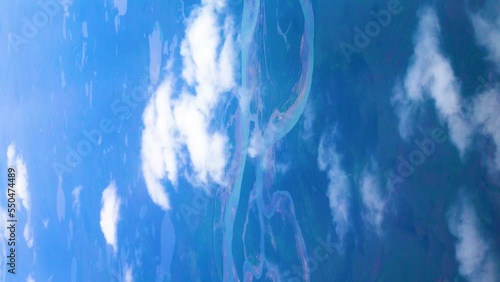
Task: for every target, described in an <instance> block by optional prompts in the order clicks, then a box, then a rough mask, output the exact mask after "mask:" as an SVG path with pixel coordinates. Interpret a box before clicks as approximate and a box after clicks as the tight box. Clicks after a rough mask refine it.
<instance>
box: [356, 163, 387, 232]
mask: <svg viewBox="0 0 500 282" xmlns="http://www.w3.org/2000/svg"><path fill="white" fill-rule="evenodd" d="M381 193H382V191H381V188H380V183H379V180H378V179H377V176H376V172H374V171H372V170H370V169H368V168H365V171H364V172H363V176H362V180H361V200H362V201H363V205H364V207H365V213H364V220H365V222H366V223H368V224H369V225H370V226H372V227H373V228H374V229H375V232H376V233H377V234H379V235H381V234H382V222H383V220H384V212H385V200H384V199H383V198H382V194H381Z"/></svg>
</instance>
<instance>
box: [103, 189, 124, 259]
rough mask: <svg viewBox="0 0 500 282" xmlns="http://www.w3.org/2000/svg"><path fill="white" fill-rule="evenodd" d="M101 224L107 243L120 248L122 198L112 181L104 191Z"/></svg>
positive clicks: (115, 249) (114, 248)
mask: <svg viewBox="0 0 500 282" xmlns="http://www.w3.org/2000/svg"><path fill="white" fill-rule="evenodd" d="M101 203H102V207H101V220H100V223H99V224H100V226H101V230H102V233H103V234H104V238H105V239H106V243H107V244H108V245H111V246H112V247H113V251H114V252H115V253H116V252H117V250H118V242H117V240H118V239H117V225H118V221H119V220H120V205H121V199H120V198H119V197H118V196H117V195H116V185H115V183H114V182H111V183H110V184H109V185H108V187H106V189H104V191H103V192H102V199H101Z"/></svg>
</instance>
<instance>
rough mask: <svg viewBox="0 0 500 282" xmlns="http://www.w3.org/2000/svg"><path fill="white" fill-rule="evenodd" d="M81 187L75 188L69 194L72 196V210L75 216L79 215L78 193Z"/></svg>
mask: <svg viewBox="0 0 500 282" xmlns="http://www.w3.org/2000/svg"><path fill="white" fill-rule="evenodd" d="M82 188H83V187H82V186H77V187H75V188H74V189H73V191H72V192H71V195H72V196H73V210H74V211H75V213H76V214H77V215H80V192H81V191H82Z"/></svg>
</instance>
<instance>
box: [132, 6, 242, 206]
mask: <svg viewBox="0 0 500 282" xmlns="http://www.w3.org/2000/svg"><path fill="white" fill-rule="evenodd" d="M224 3H225V2H224V1H203V3H202V5H201V6H200V7H197V8H195V9H194V10H193V12H192V14H191V15H190V16H189V17H188V18H187V20H186V23H187V27H186V30H185V38H184V39H183V40H182V43H181V45H180V46H181V47H180V56H181V58H182V71H181V72H180V73H181V74H182V75H181V76H180V77H177V76H175V73H174V72H173V71H171V70H170V69H169V67H167V71H168V72H169V73H168V75H167V76H166V78H165V79H164V81H163V82H162V83H161V84H160V86H159V87H158V89H157V91H156V92H155V93H154V94H153V95H152V97H151V99H150V101H149V103H148V105H147V106H146V109H145V111H144V114H143V122H144V130H143V132H142V144H141V156H142V172H143V176H144V179H145V182H146V187H147V190H148V193H149V195H150V196H151V199H152V200H153V202H154V203H155V204H157V205H159V206H160V207H161V208H162V209H164V210H168V209H169V208H170V202H169V198H168V194H167V193H166V192H165V188H164V187H163V185H162V181H163V180H164V179H167V180H168V181H169V182H170V184H172V185H173V186H174V187H175V186H176V185H177V181H178V177H179V171H185V172H187V171H190V172H192V173H190V174H189V175H187V180H188V181H190V182H191V183H192V184H194V185H206V184H208V183H209V182H211V181H213V182H215V183H217V184H223V183H224V182H225V177H224V172H225V167H226V164H227V158H228V156H227V147H228V145H227V143H228V138H227V136H226V135H225V133H224V132H222V131H218V130H216V127H217V126H216V124H214V122H216V121H215V120H214V114H213V111H214V109H215V107H217V106H218V104H219V103H220V102H221V101H222V100H223V95H224V94H225V93H226V92H229V91H231V90H232V89H233V87H234V86H235V81H234V69H235V66H234V62H235V53H236V51H235V46H234V44H235V43H234V40H235V38H234V37H235V36H234V30H233V20H232V18H230V17H229V16H225V15H224V14H223V6H224ZM169 52H170V53H171V54H170V55H171V56H172V52H173V50H169ZM167 66H170V67H171V66H172V64H167Z"/></svg>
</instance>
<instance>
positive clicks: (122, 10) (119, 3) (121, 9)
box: [113, 0, 127, 16]
mask: <svg viewBox="0 0 500 282" xmlns="http://www.w3.org/2000/svg"><path fill="white" fill-rule="evenodd" d="M113 2H114V4H115V8H116V9H117V10H118V15H120V16H123V15H125V14H126V13H127V0H114V1H113Z"/></svg>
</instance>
